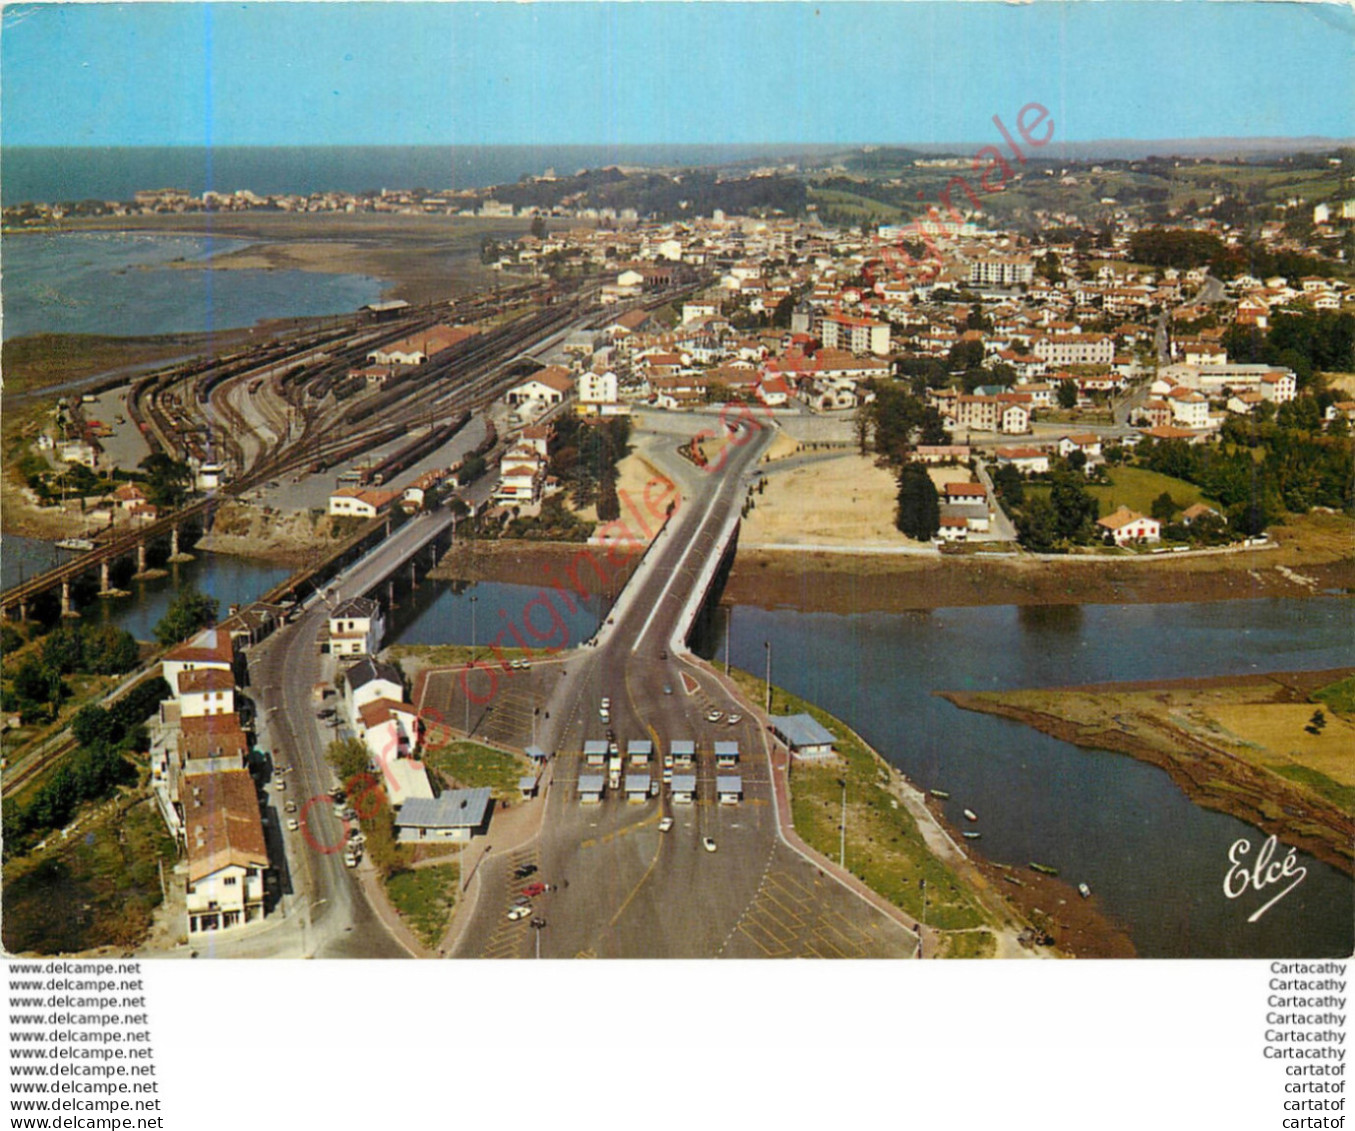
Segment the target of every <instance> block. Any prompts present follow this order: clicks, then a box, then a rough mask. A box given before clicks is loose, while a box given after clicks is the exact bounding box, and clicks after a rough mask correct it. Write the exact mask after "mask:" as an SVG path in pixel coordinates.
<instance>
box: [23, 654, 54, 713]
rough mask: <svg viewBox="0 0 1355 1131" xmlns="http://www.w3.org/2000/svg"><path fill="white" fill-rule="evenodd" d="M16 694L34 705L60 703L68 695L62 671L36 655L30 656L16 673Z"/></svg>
mask: <svg viewBox="0 0 1355 1131" xmlns="http://www.w3.org/2000/svg"><path fill="white" fill-rule="evenodd" d="M14 694H16V695H17V696H18V697H19V699H20V700H22V701H24V702H26V703H29V704H31V705H33V706H39V707H40V706H44V705H46V704H56V703H60V702H61V700H62V699H63V698H65V695H66V685H65V684H64V683H62V681H61V672H60V671H59V670H58V669H57V668H54V667H52V666H51V665H50V664H45V663H43V662H42V661H41V660H40V659H38V658H37V657H36V656H29V657H28V658H27V659H26V660H24V662H23V663H22V664H20V665H19V667H18V669H17V670H16V671H15V673H14Z"/></svg>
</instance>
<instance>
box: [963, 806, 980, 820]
mask: <svg viewBox="0 0 1355 1131" xmlns="http://www.w3.org/2000/svg"><path fill="white" fill-rule="evenodd" d="M964 815H965V820H967V821H977V820H978V819H979V815H978V814H977V813H975V812H974V810H973V809H966V810H965V811H964Z"/></svg>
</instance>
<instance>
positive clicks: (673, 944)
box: [446, 424, 912, 958]
mask: <svg viewBox="0 0 1355 1131" xmlns="http://www.w3.org/2000/svg"><path fill="white" fill-rule="evenodd" d="M739 435H740V437H741V438H742V442H741V444H740V445H738V446H734V445H730V446H729V447H728V448H727V449H726V452H727V455H728V459H727V461H726V462H724V464H723V466H720V467H718V468H717V469H716V470H714V471H712V472H704V471H700V470H698V469H695V468H692V467H691V466H690V465H687V466H686V467H685V468H684V467H681V466H679V465H678V463H677V457H676V456H672V462H667V463H666V464H665V465H663V466H661V470H664V471H665V472H666V473H670V474H671V477H672V478H673V479H674V481H675V482H677V483H678V485H679V487H680V488H681V489H682V491H683V498H682V502H681V505H680V506H679V507H678V509H677V511H676V513H675V514H674V516H673V518H672V520H671V521H670V522H669V524H668V527H667V529H666V530H665V531H664V532H663V533H661V534H659V536H658V538H657V539H656V541H655V542H654V544H653V546H652V548H651V549H650V550H649V552H648V553H647V554H646V556H645V558H644V560H643V561H642V562H641V563H640V565H639V566H638V568H637V570H636V573H635V575H634V577H633V579H632V580H631V582H630V583H629V584H628V585H627V587H626V589H625V591H624V592H623V594H622V596H621V599H620V600H619V601H618V603H617V605H616V606H615V607H614V608H613V610H612V612H611V615H610V616H609V617H608V619H607V622H606V623H605V624H604V625H603V626H602V628H601V629H600V630H599V634H598V636H597V637H596V638H595V639H594V640H593V641H590V642H587V643H586V644H585V645H584V646H583V647H581V648H579V649H578V650H576V651H574V652H572V653H570V654H568V655H567V656H563V657H561V658H560V660H559V661H558V662H554V663H549V664H539V665H537V666H536V668H535V669H534V671H533V673H532V674H533V677H534V678H533V684H534V690H533V692H532V698H531V702H532V703H534V704H538V705H540V706H542V708H543V713H542V715H541V716H540V717H539V718H538V725H539V741H540V743H541V744H542V745H543V746H544V747H545V748H546V749H547V750H550V751H556V752H558V753H557V755H556V759H555V762H554V764H553V768H552V781H551V785H550V788H549V790H548V793H547V798H546V814H545V819H544V822H543V827H542V831H541V833H540V835H539V837H538V838H537V839H536V840H535V841H534V842H533V843H531V844H529V845H527V846H525V847H522V848H520V849H518V850H516V851H513V852H500V853H498V854H495V853H492V852H491V853H489V854H488V855H487V856H486V857H485V858H484V860H483V862H482V863H481V865H480V867H479V874H478V877H477V883H478V894H477V895H476V903H475V907H474V911H473V915H472V918H471V919H470V921H469V922H468V923H467V925H466V927H465V929H464V930H463V932H462V934H461V936H460V939H459V942H458V944H457V946H456V949H455V951H454V956H455V957H528V956H529V955H531V954H534V953H536V945H537V943H538V942H539V944H540V953H541V955H542V957H552V958H568V957H630V958H635V957H646V958H659V957H668V958H698V957H715V956H729V957H733V956H743V957H763V956H773V955H776V956H780V955H790V954H797V955H799V954H803V955H812V954H822V955H825V956H837V955H852V956H865V955H870V956H876V957H880V956H886V955H906V954H908V953H911V947H912V940H911V937H910V936H908V935H907V933H906V932H904V931H903V930H901V929H900V928H899V927H898V925H897V924H896V923H893V922H892V921H890V920H889V919H887V918H886V917H885V916H883V915H882V914H880V913H879V912H878V911H876V910H874V909H873V908H871V907H869V905H867V904H866V903H864V902H863V901H862V900H860V899H859V898H858V897H857V896H855V895H854V894H852V893H849V892H847V891H846V889H844V888H842V887H841V886H840V885H838V884H836V883H835V882H833V881H832V880H831V879H825V878H824V877H823V876H822V875H821V874H819V872H818V869H817V867H816V866H814V865H813V864H810V863H809V862H808V861H807V860H806V859H805V858H803V857H802V856H800V855H798V854H797V853H795V852H793V851H792V850H791V849H790V848H788V847H787V846H786V844H785V843H784V842H783V841H782V840H781V839H780V836H779V834H778V828H777V821H776V814H775V810H774V803H773V796H772V788H771V781H770V762H769V759H768V757H767V751H766V747H765V739H764V736H763V734H762V733H761V731H760V730H759V728H758V726H757V725H756V724H755V722H754V721H753V720H751V719H746V718H745V719H740V720H739V721H738V722H737V723H736V724H735V725H733V726H731V725H729V723H728V721H727V720H728V716H729V713H730V712H731V711H733V712H735V713H739V712H740V711H741V708H740V707H739V706H738V704H737V703H735V702H734V701H733V700H732V699H731V697H730V696H729V694H728V693H727V692H726V691H724V689H723V688H722V687H721V685H720V683H719V681H718V680H717V679H716V678H715V677H714V676H713V675H712V674H711V673H710V672H709V671H708V670H707V669H706V668H704V667H702V666H701V665H699V664H697V663H694V662H692V661H691V660H690V658H688V657H687V656H686V655H685V654H679V652H678V651H677V650H676V649H675V648H674V645H673V636H674V633H675V631H677V630H678V629H679V625H680V623H681V621H682V620H683V614H684V605H685V603H686V600H687V597H688V595H689V594H690V593H692V592H693V584H694V582H695V581H696V579H697V575H698V574H699V573H700V571H701V569H702V567H703V566H704V565H705V564H706V562H707V561H708V560H709V558H710V556H711V551H712V548H713V546H714V545H715V544H716V542H717V539H718V537H719V534H720V530H721V527H722V526H723V525H724V523H725V521H726V519H727V518H728V516H729V514H730V512H731V508H737V507H739V506H741V504H742V501H743V498H744V495H745V492H746V489H747V486H746V485H747V481H748V477H749V475H750V473H751V471H752V469H753V467H754V465H755V463H756V460H757V459H758V457H759V456H760V455H761V453H762V451H763V450H765V447H766V445H767V443H768V441H769V440H770V438H771V433H770V430H769V429H765V428H761V427H756V426H753V425H750V424H745V425H744V426H743V427H742V429H741V431H740V434H739ZM656 462H658V461H656ZM718 462H719V461H717V463H718ZM644 517H648V516H644ZM473 678H487V677H484V676H481V675H480V673H475V676H474V677H473ZM472 691H473V692H474V693H477V694H478V693H479V692H477V691H476V689H475V686H474V684H472ZM604 697H605V698H608V699H610V701H611V713H610V720H609V722H607V723H604V722H603V721H602V719H601V716H600V711H599V707H600V704H601V701H602V699H603V698H604ZM446 707H447V711H448V714H447V717H448V718H450V719H456V718H458V717H459V714H458V712H459V710H460V707H461V704H460V702H459V701H457V700H455V699H451V700H449V701H446ZM712 708H714V709H717V710H719V711H721V712H722V713H723V717H722V718H721V719H720V720H719V721H717V722H711V721H708V720H707V718H706V713H707V711H708V710H710V709H712ZM531 717H532V708H530V707H529V708H528V709H527V710H526V711H525V712H522V713H520V714H519V719H520V720H525V722H526V725H528V726H530V719H531ZM520 725H521V724H520ZM609 729H610V730H612V731H613V732H614V734H615V738H616V741H617V743H618V745H619V748H620V750H621V752H622V753H623V754H624V753H625V751H626V747H627V743H628V742H629V741H630V740H632V739H646V738H647V739H649V740H650V741H652V742H653V743H654V744H655V749H656V751H657V752H658V753H657V755H656V758H655V759H654V760H653V761H651V763H650V764H649V765H648V766H645V767H637V770H638V772H640V773H647V774H649V775H651V780H652V781H660V780H661V778H662V773H663V761H662V755H663V754H665V753H667V752H668V750H669V743H670V742H671V741H672V740H674V739H682V738H686V739H691V740H693V741H695V743H696V745H697V751H698V757H697V763H696V767H695V771H696V776H697V800H696V802H695V804H690V805H674V804H673V802H672V800H671V797H670V795H669V792H668V790H666V789H664V790H661V791H660V794H659V796H657V797H647V798H645V799H644V800H642V801H634V802H632V801H627V800H625V799H624V798H623V797H621V796H617V795H615V794H614V793H613V792H612V791H609V792H608V793H607V795H606V796H605V798H604V800H603V801H602V803H601V804H596V805H587V804H582V803H581V802H580V801H579V799H578V792H577V788H576V786H577V781H578V777H579V774H580V771H581V770H582V769H584V767H583V766H582V762H581V757H580V751H581V749H582V746H583V743H584V741H585V740H588V739H603V738H605V737H606V735H607V732H608V730H609ZM717 739H736V740H737V741H738V742H739V745H740V751H741V755H742V757H741V760H740V764H739V765H738V766H737V768H736V769H724V770H720V771H719V772H721V773H739V774H740V775H741V776H742V779H743V793H744V799H743V801H742V803H740V804H738V805H720V804H718V803H717V802H716V799H715V777H716V773H717V769H716V766H715V762H714V755H713V751H712V746H711V744H712V743H713V742H714V741H715V740H717ZM590 772H596V771H595V770H594V771H590ZM627 772H628V773H630V772H631V771H630V770H628V771H627ZM678 772H681V770H679V771H678ZM664 817H672V818H673V826H672V828H671V830H670V831H668V832H661V831H660V829H659V823H660V821H661V819H662V818H664ZM705 837H710V838H711V839H712V840H713V841H714V842H715V844H716V850H715V851H714V852H708V851H706V850H705V849H704V848H703V846H702V841H703V838H705ZM492 839H493V827H492V825H491V830H490V840H491V841H492ZM523 865H530V866H533V867H535V868H536V869H537V872H536V873H535V874H534V875H533V879H540V880H542V881H544V882H547V883H549V884H551V885H552V889H553V890H552V891H550V892H549V893H547V894H545V895H543V896H539V897H537V900H536V906H535V913H536V915H537V916H539V917H540V918H543V919H544V920H545V923H546V925H545V927H544V928H543V929H541V930H540V932H539V934H540V937H539V940H538V939H536V938H533V933H532V928H531V926H530V924H529V922H528V921H527V920H519V921H517V922H509V921H508V920H507V918H506V913H507V910H508V907H509V904H510V902H511V899H512V897H513V895H514V894H515V892H516V891H517V890H518V889H519V888H520V887H521V884H522V881H519V880H516V879H515V876H514V872H515V870H516V869H517V868H518V867H520V866H523Z"/></svg>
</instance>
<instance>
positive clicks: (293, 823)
mask: <svg viewBox="0 0 1355 1131" xmlns="http://www.w3.org/2000/svg"><path fill="white" fill-rule="evenodd" d="M287 828H288V829H289V830H290V831H291V832H296V831H297V830H298V829H299V828H301V822H300V821H298V820H297V819H296V818H295V817H292V818H291V819H290V820H289V821H288V822H287Z"/></svg>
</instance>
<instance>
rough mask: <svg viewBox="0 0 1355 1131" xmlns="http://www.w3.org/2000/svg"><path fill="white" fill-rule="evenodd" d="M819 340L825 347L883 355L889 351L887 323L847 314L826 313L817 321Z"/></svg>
mask: <svg viewBox="0 0 1355 1131" xmlns="http://www.w3.org/2000/svg"><path fill="white" fill-rule="evenodd" d="M819 340H820V341H821V342H823V345H824V348H825V349H845V350H850V351H851V352H852V353H873V354H874V355H875V356H876V357H883V356H884V355H885V354H887V353H888V352H889V323H888V322H877V321H875V320H874V319H871V318H857V317H853V316H851V315H848V314H828V315H825V316H824V317H823V318H822V319H821V320H820V321H819Z"/></svg>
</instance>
